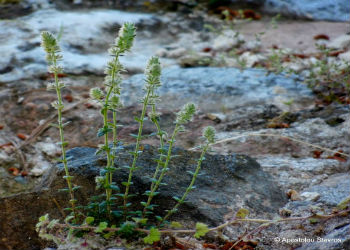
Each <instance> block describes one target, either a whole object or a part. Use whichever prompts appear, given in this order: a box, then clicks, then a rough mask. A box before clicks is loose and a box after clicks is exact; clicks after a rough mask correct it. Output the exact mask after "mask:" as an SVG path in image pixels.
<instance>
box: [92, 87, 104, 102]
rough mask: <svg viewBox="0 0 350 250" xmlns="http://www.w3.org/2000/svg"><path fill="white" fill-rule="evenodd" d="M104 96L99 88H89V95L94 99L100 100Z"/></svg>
mask: <svg viewBox="0 0 350 250" xmlns="http://www.w3.org/2000/svg"><path fill="white" fill-rule="evenodd" d="M103 96H104V93H103V91H102V90H101V89H100V88H92V89H90V97H91V98H92V99H94V100H101V99H102V97H103Z"/></svg>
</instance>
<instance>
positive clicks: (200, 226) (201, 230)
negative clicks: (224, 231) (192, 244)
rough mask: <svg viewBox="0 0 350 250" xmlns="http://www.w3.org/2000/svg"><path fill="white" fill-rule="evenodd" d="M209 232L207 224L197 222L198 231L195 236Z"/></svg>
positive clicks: (198, 236)
mask: <svg viewBox="0 0 350 250" xmlns="http://www.w3.org/2000/svg"><path fill="white" fill-rule="evenodd" d="M208 232H209V228H208V226H207V225H206V224H204V223H200V222H197V223H196V233H195V234H194V237H195V238H197V239H198V238H200V237H202V236H204V235H206V234H207V233H208Z"/></svg>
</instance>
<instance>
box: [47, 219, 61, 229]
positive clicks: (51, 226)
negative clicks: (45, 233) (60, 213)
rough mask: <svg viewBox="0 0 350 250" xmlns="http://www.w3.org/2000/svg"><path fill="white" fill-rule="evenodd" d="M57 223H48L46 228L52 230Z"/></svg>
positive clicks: (55, 221) (54, 221)
mask: <svg viewBox="0 0 350 250" xmlns="http://www.w3.org/2000/svg"><path fill="white" fill-rule="evenodd" d="M58 222H59V220H52V221H50V223H49V225H47V228H49V229H52V228H53V227H54V226H55V225H56V224H57V223H58Z"/></svg>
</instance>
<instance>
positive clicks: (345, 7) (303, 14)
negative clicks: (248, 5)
mask: <svg viewBox="0 0 350 250" xmlns="http://www.w3.org/2000/svg"><path fill="white" fill-rule="evenodd" d="M264 10H265V11H267V12H270V13H281V14H282V15H285V16H292V17H297V18H307V19H313V20H328V21H349V18H350V16H349V14H350V4H349V1H348V0H266V1H265V3H264Z"/></svg>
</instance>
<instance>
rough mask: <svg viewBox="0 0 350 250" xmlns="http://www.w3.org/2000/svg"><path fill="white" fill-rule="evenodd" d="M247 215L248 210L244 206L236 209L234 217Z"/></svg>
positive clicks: (241, 217)
mask: <svg viewBox="0 0 350 250" xmlns="http://www.w3.org/2000/svg"><path fill="white" fill-rule="evenodd" d="M247 215H249V210H248V209H245V208H241V209H239V210H238V211H237V213H236V218H239V219H245V217H247Z"/></svg>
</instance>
